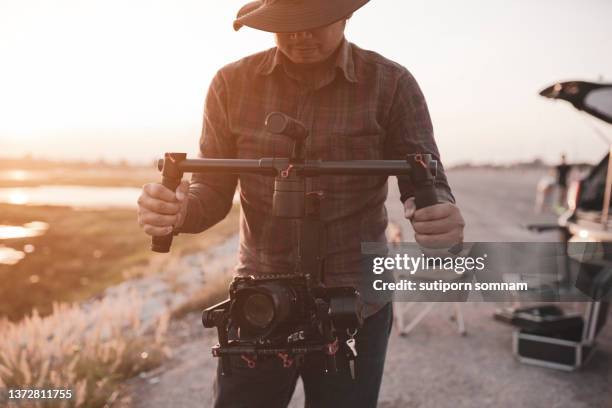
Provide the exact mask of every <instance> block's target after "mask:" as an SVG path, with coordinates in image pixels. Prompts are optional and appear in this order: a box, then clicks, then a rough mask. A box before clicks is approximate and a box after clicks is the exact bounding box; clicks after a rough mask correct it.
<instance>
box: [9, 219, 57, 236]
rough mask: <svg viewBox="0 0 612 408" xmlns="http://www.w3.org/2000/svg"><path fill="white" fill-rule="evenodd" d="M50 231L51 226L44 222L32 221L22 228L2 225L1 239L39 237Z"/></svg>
mask: <svg viewBox="0 0 612 408" xmlns="http://www.w3.org/2000/svg"><path fill="white" fill-rule="evenodd" d="M48 229H49V224H47V223H46V222H42V221H32V222H28V223H27V224H23V225H22V226H17V225H0V239H15V238H29V237H37V236H39V235H42V234H44V233H45V232H46V231H47V230H48Z"/></svg>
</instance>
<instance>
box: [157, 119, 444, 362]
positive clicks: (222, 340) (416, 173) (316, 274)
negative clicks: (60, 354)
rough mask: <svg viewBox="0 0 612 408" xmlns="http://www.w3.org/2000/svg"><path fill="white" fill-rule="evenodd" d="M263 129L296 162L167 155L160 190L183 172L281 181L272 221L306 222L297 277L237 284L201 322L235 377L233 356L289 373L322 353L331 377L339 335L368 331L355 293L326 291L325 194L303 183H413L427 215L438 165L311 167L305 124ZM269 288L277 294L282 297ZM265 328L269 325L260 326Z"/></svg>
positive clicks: (427, 161)
mask: <svg viewBox="0 0 612 408" xmlns="http://www.w3.org/2000/svg"><path fill="white" fill-rule="evenodd" d="M265 126H266V129H267V130H268V131H269V132H270V133H273V134H278V135H281V136H285V137H288V138H290V139H291V140H292V141H293V150H292V154H291V157H289V158H262V159H259V160H249V159H187V155H186V154H185V153H166V154H165V155H164V159H162V160H160V161H159V163H158V168H159V170H160V171H161V172H162V184H163V185H164V186H165V187H167V188H169V189H170V190H172V191H175V190H176V188H177V187H178V185H179V184H180V182H181V179H182V177H183V174H184V173H224V174H242V173H250V174H261V175H264V176H274V177H275V185H274V196H273V206H272V214H273V215H274V216H276V217H281V218H292V219H300V220H302V222H301V224H300V227H299V228H300V233H299V234H298V235H299V237H300V239H299V240H298V252H299V256H298V258H297V262H296V269H295V273H291V274H268V275H254V276H239V277H235V278H234V280H233V282H232V283H231V285H230V289H229V298H228V299H227V300H225V301H223V302H221V303H219V304H216V305H214V306H211V307H209V308H207V309H206V310H204V312H203V314H202V323H203V325H204V327H206V328H213V327H216V328H217V333H218V338H219V343H218V344H217V345H216V346H214V347H213V349H212V354H213V356H215V357H220V358H221V370H222V373H223V374H230V372H231V368H230V364H229V356H231V355H240V356H241V358H242V359H243V360H244V361H246V362H247V364H248V366H249V367H255V366H256V361H257V358H258V357H259V356H274V355H275V356H278V357H279V358H280V359H281V360H282V362H283V366H285V367H290V366H291V365H292V364H293V361H294V360H297V361H298V362H299V361H301V359H302V358H303V357H304V355H306V354H308V353H323V354H324V355H325V357H326V370H327V371H328V372H330V371H331V372H335V371H336V365H335V354H336V353H337V351H338V349H339V335H340V334H341V333H342V331H346V332H347V333H350V332H351V331H352V332H353V333H354V331H355V330H356V329H357V328H358V327H360V326H361V324H362V317H361V308H360V298H359V293H358V291H357V290H356V289H355V288H353V287H326V286H325V285H324V283H323V282H324V279H323V262H324V257H323V256H322V255H321V253H322V251H321V248H322V247H324V245H325V234H324V225H323V223H322V221H321V217H320V201H321V199H323V197H324V195H323V192H308V193H307V192H306V191H305V179H306V178H307V177H317V176H320V175H362V176H372V175H384V176H390V175H396V176H408V177H409V178H410V180H411V182H412V185H413V187H414V197H415V201H416V207H417V208H422V207H427V206H429V205H433V204H436V203H437V196H436V192H435V175H436V170H437V162H436V161H435V160H433V159H432V157H431V155H430V154H422V153H414V154H409V155H407V156H406V159H405V160H349V161H322V160H306V158H305V149H304V143H305V140H306V139H307V137H308V131H307V129H306V128H305V126H304V125H303V124H302V123H301V122H299V121H297V120H295V119H293V118H291V117H289V116H287V115H285V114H283V113H280V112H273V113H271V114H269V115H268V117H267V118H266V121H265ZM176 234H177V232H174V233H170V234H168V235H166V236H161V237H153V238H152V244H151V249H152V250H153V251H155V252H168V251H169V249H170V246H171V244H172V238H173V235H176ZM271 288H276V290H277V293H276V295H274V293H273V291H274V290H273V289H271ZM243 293H257V294H258V299H257V302H258V303H255V304H254V305H251V306H254V307H253V308H254V309H261V310H262V311H263V312H264V315H263V316H255V319H254V321H255V324H253V321H251V322H248V321H247V320H248V318H247V316H244V315H240V310H241V308H243V307H244V304H243V303H244V302H246V301H248V299H247V300H245V299H244V296H243V295H242V294H243ZM279 293H280V295H279ZM275 296H277V297H276V298H275ZM279 296H280V297H279ZM281 298H282V299H281ZM281 304H284V305H285V306H279V305H281ZM270 305H272V306H273V307H280V308H283V307H284V308H285V309H283V310H281V311H280V312H277V310H276V309H274V310H273V311H272V314H271V317H270V313H269V311H266V310H265V308H266V307H269V306H270ZM277 313H278V314H277ZM281 315H282V316H281ZM279 316H280V317H282V318H279ZM257 319H263V320H262V321H258V320H257ZM275 319H276V321H275ZM262 322H263V323H267V324H269V325H270V326H268V325H265V326H264V327H257V326H258V325H261V324H263V323H262ZM273 323H274V324H273ZM237 324H238V326H240V327H236V325H237ZM232 330H242V333H239V332H236V333H232V334H234V335H235V334H237V335H238V336H239V338H237V339H233V338H232V339H230V332H231V331H232ZM240 337H242V338H240Z"/></svg>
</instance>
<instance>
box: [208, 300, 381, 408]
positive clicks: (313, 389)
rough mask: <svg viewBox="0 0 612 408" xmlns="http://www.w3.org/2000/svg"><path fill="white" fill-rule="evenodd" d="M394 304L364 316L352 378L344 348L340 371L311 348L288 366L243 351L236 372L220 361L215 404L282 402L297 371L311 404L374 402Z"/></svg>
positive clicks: (264, 407) (334, 406) (363, 407)
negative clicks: (250, 361) (246, 356)
mask: <svg viewBox="0 0 612 408" xmlns="http://www.w3.org/2000/svg"><path fill="white" fill-rule="evenodd" d="M392 322H393V308H392V307H391V303H387V304H386V305H385V306H384V307H383V308H382V309H381V310H379V311H378V312H376V313H375V314H374V315H372V316H370V317H368V318H367V319H365V321H364V324H363V327H361V328H360V329H359V332H358V333H357V335H356V336H355V340H356V345H357V360H356V363H355V376H356V378H355V380H353V379H352V377H351V374H350V370H349V362H348V359H347V357H346V354H345V348H344V347H340V349H339V350H338V352H337V353H336V360H337V367H338V372H337V373H329V374H327V373H325V372H324V368H325V362H324V359H323V356H321V355H318V354H311V355H308V356H306V357H305V359H304V362H303V364H302V365H301V366H300V367H299V368H296V367H295V364H293V365H292V366H291V367H289V368H283V366H282V362H281V360H280V359H279V358H276V357H274V358H269V359H265V360H260V361H258V362H257V366H256V367H255V368H248V366H247V364H246V362H245V361H243V360H242V359H241V358H240V357H232V358H231V360H230V364H231V368H232V373H231V375H230V376H222V375H221V374H220V373H221V371H220V365H218V366H217V378H216V380H215V384H214V396H213V398H214V407H215V408H230V407H231V408H259V407H261V408H277V407H278V408H280V407H286V406H287V405H288V404H289V402H290V401H291V396H292V395H293V391H294V390H295V385H296V383H297V380H298V377H300V376H301V377H302V381H303V382H304V391H305V396H306V405H305V407H306V408H344V407H346V408H349V407H350V408H375V407H376V403H377V401H378V391H379V389H380V384H381V381H382V375H383V369H384V365H385V355H386V353H387V342H388V340H389V333H390V331H391V325H392Z"/></svg>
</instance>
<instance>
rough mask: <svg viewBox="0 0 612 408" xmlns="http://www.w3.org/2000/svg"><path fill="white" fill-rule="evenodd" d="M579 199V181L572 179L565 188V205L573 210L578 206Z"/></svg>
mask: <svg viewBox="0 0 612 408" xmlns="http://www.w3.org/2000/svg"><path fill="white" fill-rule="evenodd" d="M579 199H580V181H573V182H571V183H570V185H569V188H568V189H567V207H568V208H569V209H570V210H572V211H574V210H575V209H576V208H577V207H578V200H579Z"/></svg>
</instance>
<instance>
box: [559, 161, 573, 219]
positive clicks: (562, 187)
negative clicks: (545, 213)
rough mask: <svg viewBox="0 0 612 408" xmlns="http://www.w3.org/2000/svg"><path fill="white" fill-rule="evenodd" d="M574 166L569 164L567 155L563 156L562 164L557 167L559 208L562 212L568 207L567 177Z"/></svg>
mask: <svg viewBox="0 0 612 408" xmlns="http://www.w3.org/2000/svg"><path fill="white" fill-rule="evenodd" d="M571 169H572V166H571V165H569V164H567V160H566V158H565V153H563V154H561V163H559V164H558V165H557V166H556V170H557V188H558V191H559V193H558V195H557V207H558V208H559V209H560V211H563V209H565V207H566V206H567V175H568V174H569V172H570V170H571Z"/></svg>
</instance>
